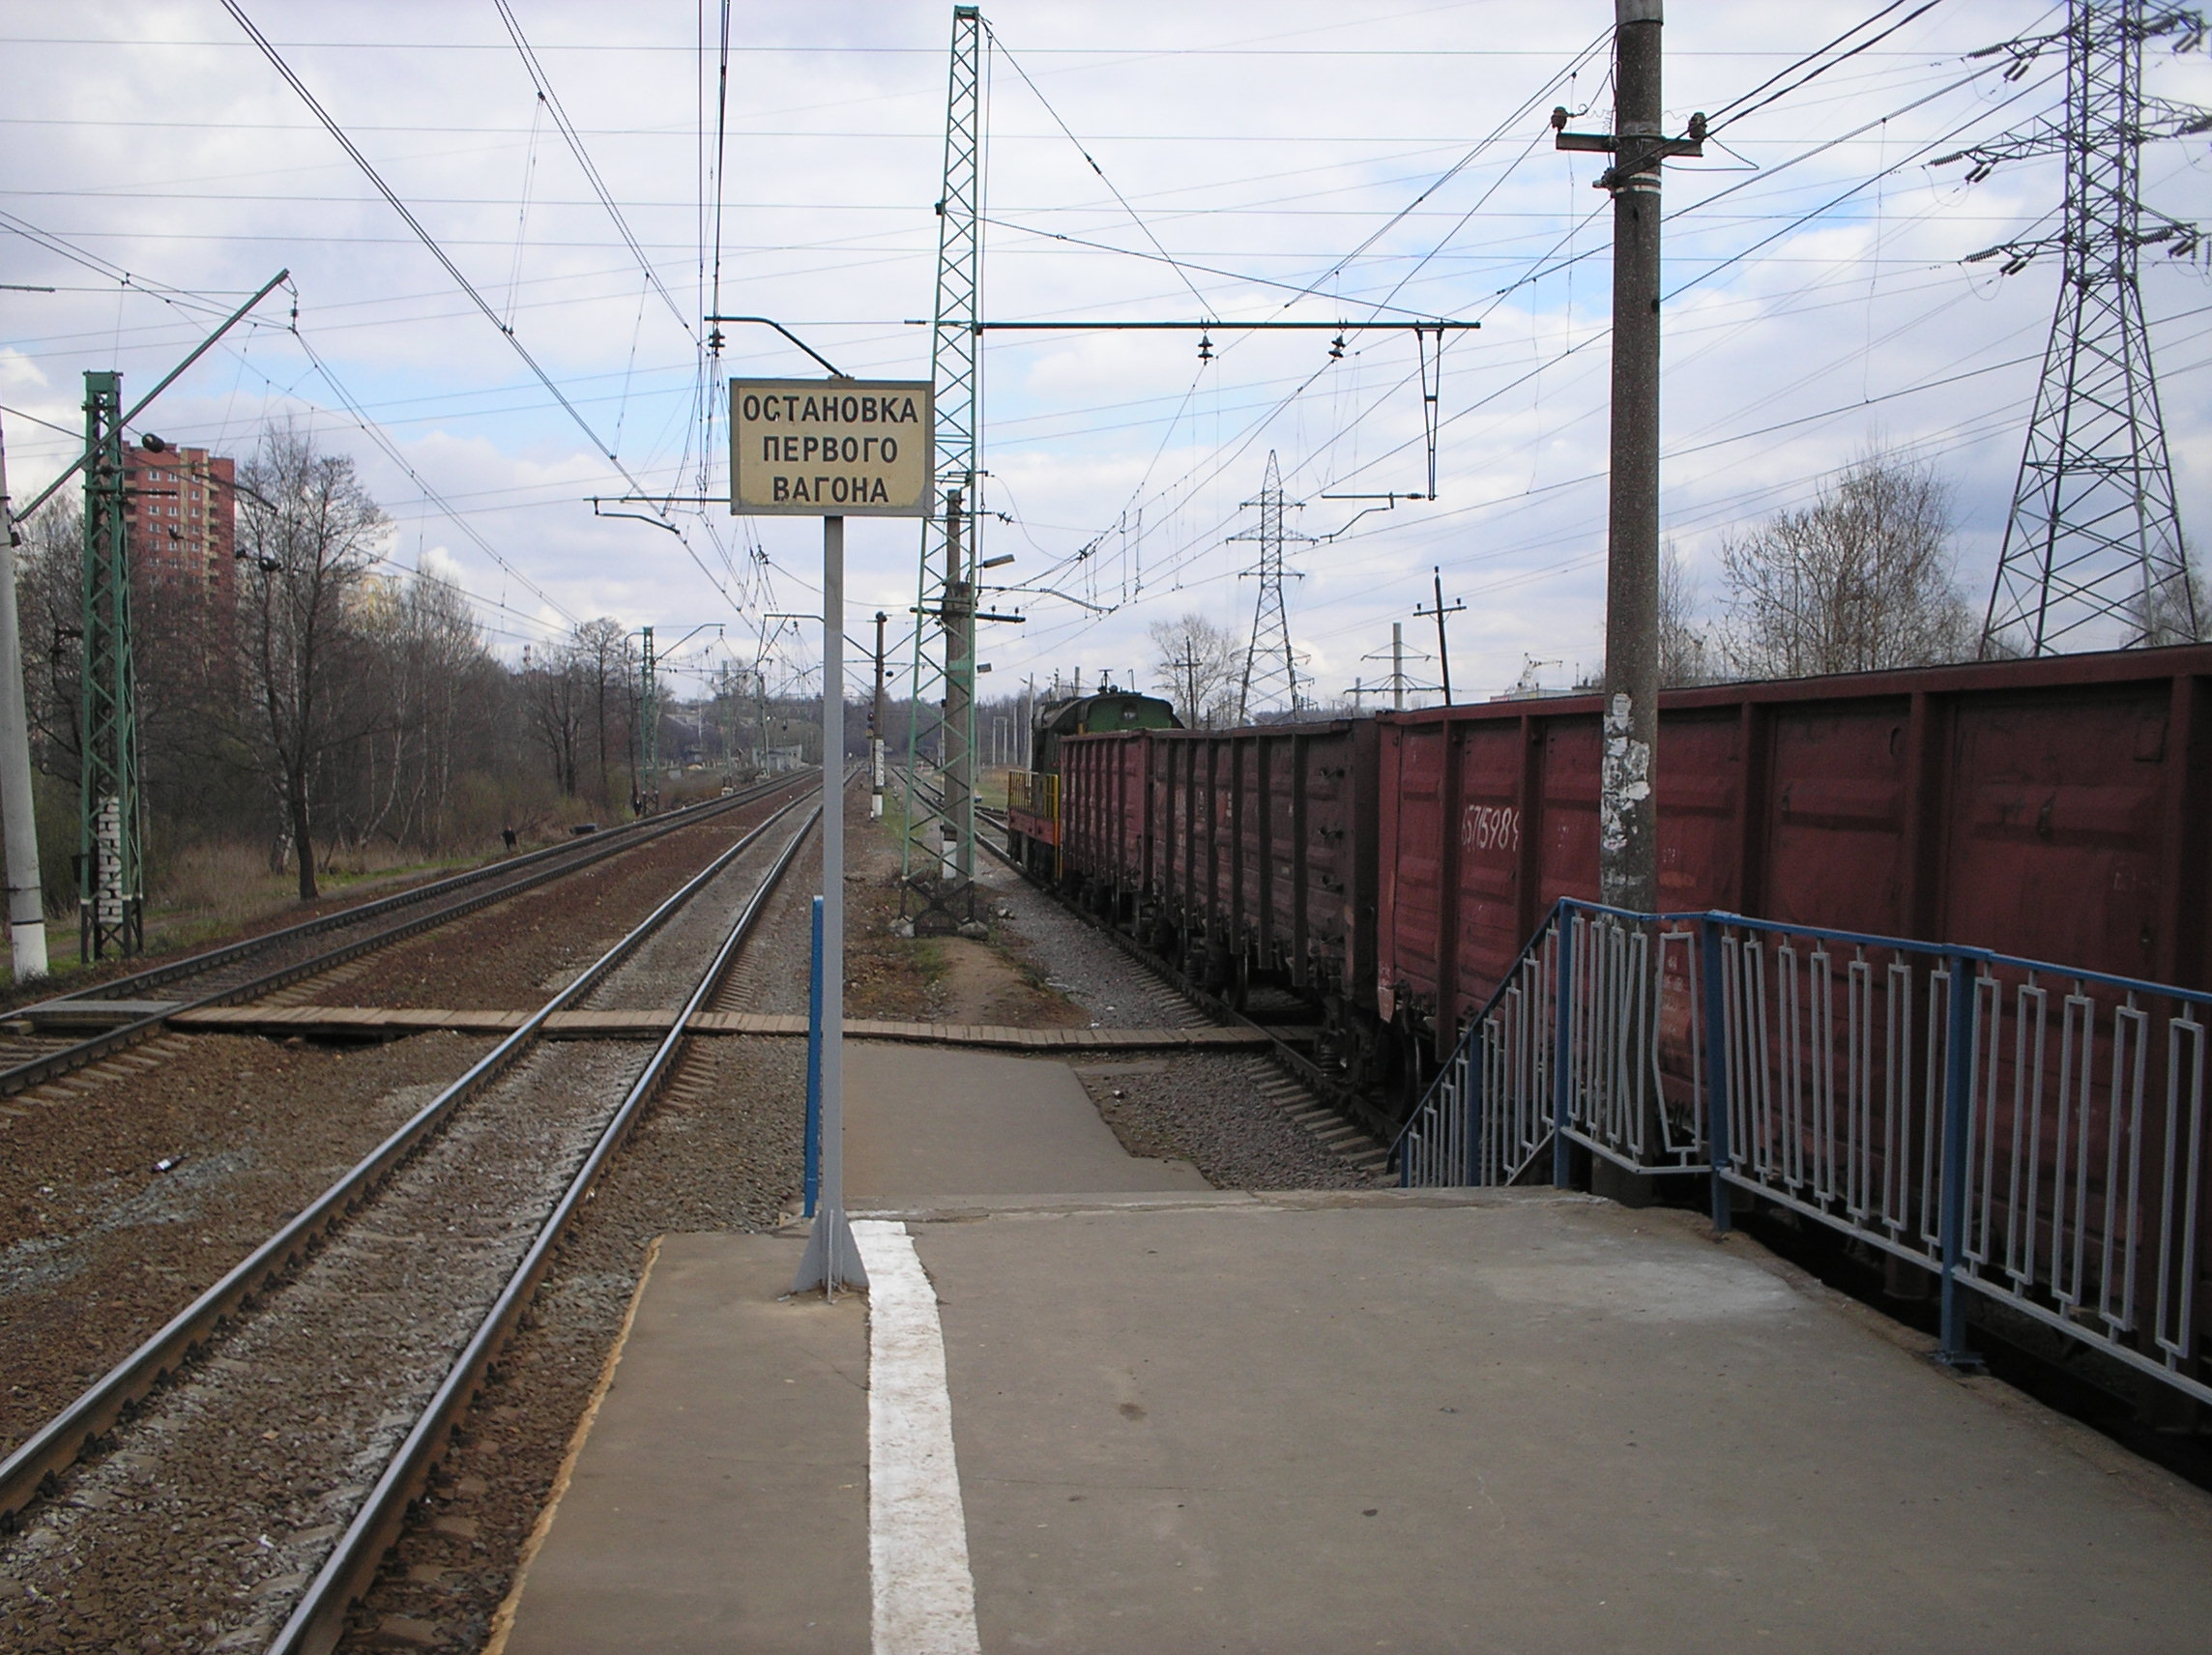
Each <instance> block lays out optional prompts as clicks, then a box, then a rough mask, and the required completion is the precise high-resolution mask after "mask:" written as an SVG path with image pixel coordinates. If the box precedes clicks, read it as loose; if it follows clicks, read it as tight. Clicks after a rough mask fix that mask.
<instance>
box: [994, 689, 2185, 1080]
mask: <svg viewBox="0 0 2212 1655" xmlns="http://www.w3.org/2000/svg"><path fill="white" fill-rule="evenodd" d="M1173 722H1174V719H1173V713H1172V711H1168V710H1167V704H1166V703H1163V702H1157V701H1153V700H1151V699H1150V698H1146V697H1125V698H1111V697H1104V696H1100V697H1092V698H1091V700H1090V701H1089V702H1084V703H1062V704H1059V705H1057V706H1055V707H1051V708H1047V709H1046V710H1045V711H1044V713H1043V714H1041V715H1040V719H1039V728H1038V730H1037V731H1036V732H1035V733H1034V737H1035V739H1034V742H1033V758H1032V768H1031V769H1029V770H1027V771H1018V772H1015V774H1014V776H1013V777H1012V779H1011V782H1010V788H1009V794H1010V797H1009V801H1008V802H1009V817H1010V821H1011V825H1012V826H1011V831H1010V843H1011V847H1012V850H1013V854H1014V856H1015V857H1016V859H1017V860H1018V861H1020V862H1021V863H1022V864H1023V865H1024V866H1025V867H1026V868H1027V869H1028V870H1029V871H1030V872H1031V874H1032V875H1033V877H1036V878H1039V879H1042V880H1045V881H1048V882H1050V883H1053V884H1055V885H1057V886H1059V887H1060V888H1061V889H1062V891H1063V892H1064V893H1065V894H1067V895H1068V896H1069V897H1070V898H1071V899H1072V900H1076V901H1079V902H1081V903H1083V904H1084V905H1086V906H1087V907H1088V908H1089V909H1090V910H1091V912H1093V913H1094V914H1095V915H1098V916H1099V917H1100V919H1101V920H1103V921H1104V922H1106V923H1109V924H1111V925H1113V926H1115V927H1117V928H1119V929H1120V930H1121V931H1122V932H1124V933H1125V934H1126V935H1128V936H1129V937H1131V938H1132V939H1133V940H1134V941H1136V942H1137V943H1139V944H1142V945H1143V946H1145V947H1146V948H1148V949H1150V951H1151V952H1152V953H1154V954H1155V955H1157V956H1158V957H1160V958H1161V959H1163V960H1165V961H1166V962H1168V963H1169V964H1171V965H1173V966H1174V967H1176V968H1177V969H1179V970H1180V971H1181V972H1182V973H1185V974H1186V975H1187V976H1188V977H1189V978H1191V979H1192V980H1193V981H1194V982H1196V983H1197V984H1198V985H1200V986H1202V987H1204V988H1207V989H1208V990H1211V991H1213V992H1216V993H1219V994H1221V995H1223V996H1224V997H1226V998H1228V999H1230V1000H1231V1001H1232V1002H1245V1001H1248V1000H1250V999H1251V997H1253V996H1254V995H1255V994H1256V993H1257V994H1262V995H1263V996H1264V997H1273V998H1274V999H1276V1000H1279V999H1280V997H1284V996H1288V997H1292V998H1293V999H1294V1000H1295V1002H1296V1004H1297V1005H1299V1006H1300V1007H1302V1008H1303V1016H1304V1017H1305V1019H1306V1020H1308V1021H1310V1022H1311V1023H1312V1024H1314V1025H1316V1026H1318V1027H1320V1028H1321V1029H1322V1030H1323V1031H1324V1033H1323V1035H1322V1046H1321V1049H1320V1050H1321V1059H1322V1060H1323V1061H1324V1063H1326V1064H1327V1065H1329V1066H1330V1067H1331V1068H1332V1070H1333V1072H1334V1073H1335V1074H1336V1075H1338V1076H1340V1077H1341V1079H1342V1080H1343V1082H1344V1083H1345V1085H1346V1086H1347V1087H1348V1088H1349V1089H1352V1090H1353V1091H1355V1092H1360V1093H1363V1094H1365V1095H1366V1096H1368V1097H1370V1098H1372V1099H1374V1100H1376V1103H1377V1104H1378V1105H1379V1106H1380V1107H1381V1109H1382V1110H1383V1113H1385V1114H1388V1115H1393V1116H1402V1115H1403V1112H1404V1111H1405V1109H1406V1108H1408V1107H1410V1105H1411V1103H1412V1100H1413V1099H1414V1098H1415V1097H1417V1096H1418V1095H1419V1091H1420V1089H1421V1088H1422V1087H1423V1086H1425V1084H1426V1081H1427V1078H1428V1077H1429V1076H1430V1075H1432V1074H1433V1073H1434V1072H1435V1067H1436V1065H1437V1063H1438V1062H1440V1061H1441V1060H1442V1059H1443V1057H1444V1056H1445V1055H1446V1054H1447V1053H1448V1052H1449V1050H1450V1048H1451V1047H1452V1045H1453V1043H1454V1041H1455V1040H1456V1038H1457V1035H1458V1032H1459V1031H1460V1029H1461V1027H1462V1026H1463V1025H1464V1023H1465V1021H1466V1020H1467V1018H1468V1017H1469V1016H1470V1014H1471V1013H1472V1012H1473V1011H1474V1010H1475V1009H1476V1008H1477V1007H1479V1006H1480V1005H1481V1004H1482V1002H1483V1001H1484V1000H1485V998H1486V997H1487V996H1488V995H1489V994H1490V992H1491V990H1492V989H1493V988H1494V987H1496V985H1497V984H1498V982H1499V978H1500V976H1501V975H1502V973H1505V972H1506V971H1507V970H1508V968H1509V967H1510V966H1511V964H1512V962H1513V960H1514V958H1515V955H1516V953H1517V951H1518V950H1519V948H1520V947H1521V944H1523V943H1524V942H1525V941H1526V940H1527V938H1528V936H1529V934H1530V933H1531V931H1532V930H1533V929H1534V928H1535V927H1536V925H1537V924H1538V922H1539V920H1540V919H1541V917H1542V916H1543V915H1544V914H1545V912H1546V911H1547V909H1548V908H1549V906H1550V905H1551V903H1552V902H1553V901H1554V900H1555V899H1557V898H1558V897H1561V896H1573V897H1581V898H1585V899H1590V900H1594V899H1595V896H1596V891H1597V801H1598V741H1599V705H1598V700H1597V698H1596V697H1595V696H1573V697H1557V698H1543V699H1536V700H1511V701H1497V702H1487V703H1482V704H1479V705H1474V706H1461V707H1449V708H1433V709H1427V710H1423V711H1413V712H1404V713H1383V714H1380V715H1378V716H1376V717H1373V718H1360V719H1335V720H1328V721H1323V722H1313V723H1303V724H1273V725H1264V726H1259V727H1255V728H1248V729H1237V730H1221V731H1209V730H1184V729H1179V728H1174V727H1172V725H1173ZM1658 795H1659V818H1660V822H1659V837H1660V845H1659V854H1660V869H1659V883H1660V891H1661V901H1662V904H1663V906H1665V907H1666V908H1668V909H1669V910H1689V909H1724V910H1728V911H1730V912H1733V913H1740V914H1745V915H1753V916H1757V917H1761V918H1767V919H1773V920H1778V921H1784V922H1788V923H1791V924H1801V925H1817V926H1828V927H1835V928H1838V929H1845V930H1851V931H1857V932H1864V933H1874V934H1880V935H1887V936H1897V937H1907V938H1915V939H1920V940H1923V941H1928V942H1936V943H1957V944H1968V945H1973V946H1979V947H1986V948H1992V949H1996V950H2000V951H2002V952H2005V953H2009V954H2014V955H2022V956H2026V957H2030V958H2036V959H2046V960H2054V961H2059V962H2063V963H2065V964H2067V965H2069V966H2073V967H2077V968H2081V969H2087V970H2094V971H2103V972H2109V973H2115V974H2118V975H2124V976H2131V977H2143V978H2150V979H2153V980H2156V981H2160V982H2166V983H2172V984H2176V985H2179V986H2182V987H2189V988H2207V987H2212V953H2208V950H2207V944H2206V936H2207V932H2208V930H2212V831H2208V830H2207V827H2206V824H2207V822H2212V815H2208V814H2207V810H2208V806H2212V648H2208V647H2204V646H2187V647H2183V648H2178V649H2165V650H2137V651H2125V652H2116V653H2106V654H2091V655H2073V656H2061V657H2045V658H2041V659H2032V660H2020V661H2002V662H1985V663H1978V664H1972V665H1963V666H1945V667H1928V668H1920V669H1914V670H1909V671H1897V672H1879V673H1867V674H1856V675H1847V676H1838V677H1830V678H1817V679H1804V680H1790V681H1782V682H1755V683H1729V684H1714V685H1705V686H1700V687H1696V688H1687V689H1676V690H1670V691H1668V692H1666V693H1665V694H1664V695H1663V696H1662V697H1661V711H1660V747H1659V764H1658Z"/></svg>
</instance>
